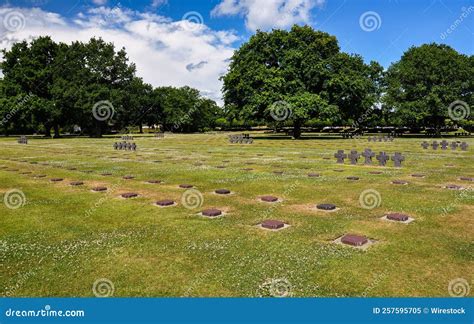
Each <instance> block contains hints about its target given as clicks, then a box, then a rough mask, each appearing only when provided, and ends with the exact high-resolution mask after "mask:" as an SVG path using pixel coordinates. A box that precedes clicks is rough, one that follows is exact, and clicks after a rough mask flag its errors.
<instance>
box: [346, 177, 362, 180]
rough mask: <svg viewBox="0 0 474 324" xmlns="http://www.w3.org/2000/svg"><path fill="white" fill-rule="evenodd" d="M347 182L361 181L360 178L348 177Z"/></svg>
mask: <svg viewBox="0 0 474 324" xmlns="http://www.w3.org/2000/svg"><path fill="white" fill-rule="evenodd" d="M346 179H347V180H352V181H355V180H359V179H360V178H359V177H352V176H351V177H347V178H346Z"/></svg>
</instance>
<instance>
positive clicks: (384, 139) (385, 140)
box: [367, 136, 395, 142]
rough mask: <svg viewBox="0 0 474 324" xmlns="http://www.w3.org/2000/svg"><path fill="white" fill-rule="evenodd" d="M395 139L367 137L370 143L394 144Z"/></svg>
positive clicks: (391, 137) (389, 137)
mask: <svg viewBox="0 0 474 324" xmlns="http://www.w3.org/2000/svg"><path fill="white" fill-rule="evenodd" d="M394 139H395V137H393V136H374V137H371V136H369V137H367V141H368V142H393V140H394Z"/></svg>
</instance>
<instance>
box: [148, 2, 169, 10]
mask: <svg viewBox="0 0 474 324" xmlns="http://www.w3.org/2000/svg"><path fill="white" fill-rule="evenodd" d="M167 3H168V0H152V1H151V6H152V7H153V8H158V7H159V6H161V5H164V4H167Z"/></svg>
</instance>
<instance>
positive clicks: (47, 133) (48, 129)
mask: <svg viewBox="0 0 474 324" xmlns="http://www.w3.org/2000/svg"><path fill="white" fill-rule="evenodd" d="M44 137H51V127H50V126H45V128H44Z"/></svg>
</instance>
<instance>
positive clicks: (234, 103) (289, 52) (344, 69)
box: [223, 26, 383, 137]
mask: <svg viewBox="0 0 474 324" xmlns="http://www.w3.org/2000/svg"><path fill="white" fill-rule="evenodd" d="M382 71H383V69H382V67H381V66H380V65H379V64H378V63H376V62H371V63H370V64H368V65H367V64H365V63H364V61H363V59H362V57H360V56H358V55H349V54H346V53H342V52H341V51H340V48H339V45H338V42H337V39H336V38H335V37H334V36H331V35H329V34H327V33H324V32H321V31H315V30H314V29H312V28H311V27H309V26H303V27H300V26H294V27H293V28H292V29H291V30H290V31H284V30H273V31H272V32H261V31H258V32H257V33H256V34H255V35H254V36H252V37H251V38H250V40H249V41H248V42H247V43H245V44H243V45H242V46H241V47H240V48H239V49H238V50H236V51H235V53H234V55H233V57H232V59H231V63H230V68H229V71H228V73H227V74H226V75H225V76H224V77H223V81H224V86H223V93H224V100H225V104H226V106H229V107H231V109H235V110H237V113H236V115H238V116H239V117H240V118H243V119H255V118H257V119H263V120H266V121H269V122H271V121H272V119H273V120H277V121H285V120H289V121H291V122H292V124H293V126H294V129H295V131H294V133H295V137H299V135H300V129H301V126H302V125H303V123H304V122H305V121H306V120H308V119H311V118H318V119H321V120H328V121H330V122H331V123H333V124H341V123H344V122H350V121H352V120H354V119H357V118H358V117H359V116H361V115H362V114H363V113H364V112H365V111H366V110H367V109H369V108H370V107H371V106H372V105H373V104H374V103H375V102H376V101H377V100H378V97H379V94H380V93H379V86H378V84H379V82H380V81H381V77H382Z"/></svg>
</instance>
